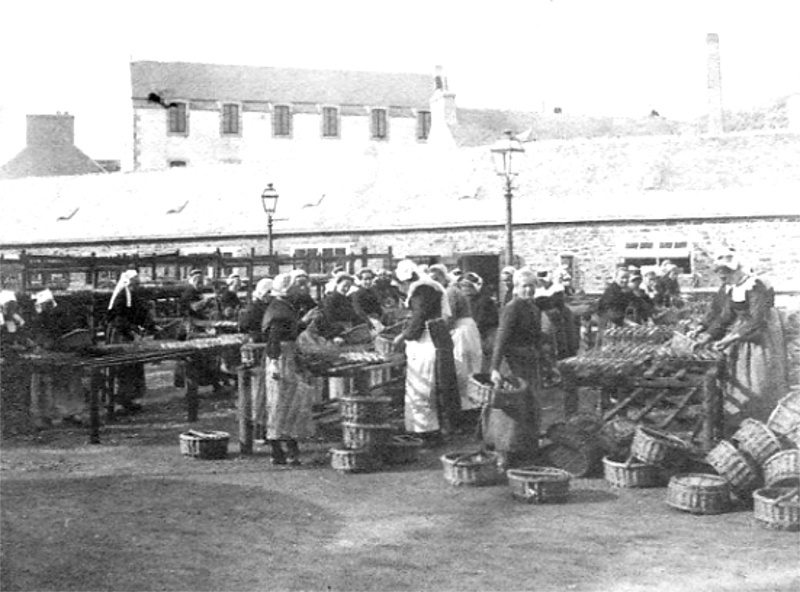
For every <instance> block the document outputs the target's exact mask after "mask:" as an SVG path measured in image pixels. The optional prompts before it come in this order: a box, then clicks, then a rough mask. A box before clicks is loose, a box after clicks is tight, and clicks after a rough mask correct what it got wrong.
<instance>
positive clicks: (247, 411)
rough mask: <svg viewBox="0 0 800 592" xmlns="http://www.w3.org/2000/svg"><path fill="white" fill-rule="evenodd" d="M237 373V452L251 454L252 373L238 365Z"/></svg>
mask: <svg viewBox="0 0 800 592" xmlns="http://www.w3.org/2000/svg"><path fill="white" fill-rule="evenodd" d="M237 374H238V378H239V453H240V454H253V400H252V398H251V384H252V373H251V372H250V368H247V367H245V366H239V369H238V370H237Z"/></svg>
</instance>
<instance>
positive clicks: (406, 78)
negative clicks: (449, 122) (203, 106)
mask: <svg viewBox="0 0 800 592" xmlns="http://www.w3.org/2000/svg"><path fill="white" fill-rule="evenodd" d="M131 89H132V92H133V98H134V99H146V98H147V96H148V95H149V94H150V93H153V92H154V93H156V94H159V95H160V96H161V97H162V98H163V99H164V100H166V101H169V100H173V99H208V100H219V101H224V100H229V101H269V102H273V103H317V104H331V105H343V104H350V105H375V106H390V105H393V106H409V107H418V108H427V107H428V106H429V101H430V97H431V95H432V94H433V90H434V82H433V76H432V75H428V74H411V73H393V72H354V71H343V70H342V71H340V70H305V69H300V68H271V67H259V66H226V65H219V64H195V63H188V62H131Z"/></svg>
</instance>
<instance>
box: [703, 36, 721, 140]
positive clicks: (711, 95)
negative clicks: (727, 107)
mask: <svg viewBox="0 0 800 592" xmlns="http://www.w3.org/2000/svg"><path fill="white" fill-rule="evenodd" d="M706 47H707V49H708V63H707V67H708V133H709V134H711V135H713V136H718V135H720V134H722V133H723V132H724V131H725V129H724V122H723V119H722V73H721V71H720V61H719V35H717V34H716V33H709V34H708V35H707V36H706Z"/></svg>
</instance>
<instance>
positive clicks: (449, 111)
mask: <svg viewBox="0 0 800 592" xmlns="http://www.w3.org/2000/svg"><path fill="white" fill-rule="evenodd" d="M433 79H434V89H433V95H432V96H431V132H430V135H429V136H428V143H429V144H430V143H433V144H446V145H454V144H455V140H454V138H453V130H455V128H456V126H457V125H458V117H457V115H456V95H455V93H453V92H450V89H449V88H448V86H447V78H446V77H445V75H444V69H443V68H442V67H441V66H436V71H435V74H434V78H433Z"/></svg>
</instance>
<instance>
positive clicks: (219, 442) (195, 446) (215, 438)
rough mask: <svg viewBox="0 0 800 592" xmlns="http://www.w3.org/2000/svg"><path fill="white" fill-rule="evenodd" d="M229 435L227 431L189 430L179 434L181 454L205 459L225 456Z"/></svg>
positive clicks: (216, 458) (217, 458) (226, 454)
mask: <svg viewBox="0 0 800 592" xmlns="http://www.w3.org/2000/svg"><path fill="white" fill-rule="evenodd" d="M230 437H231V435H230V434H229V433H228V432H199V431H196V430H189V431H188V432H184V433H183V434H181V435H180V443H181V454H183V455H184V456H191V457H193V458H200V459H206V460H219V459H222V458H226V457H227V456H228V442H229V441H230Z"/></svg>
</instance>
